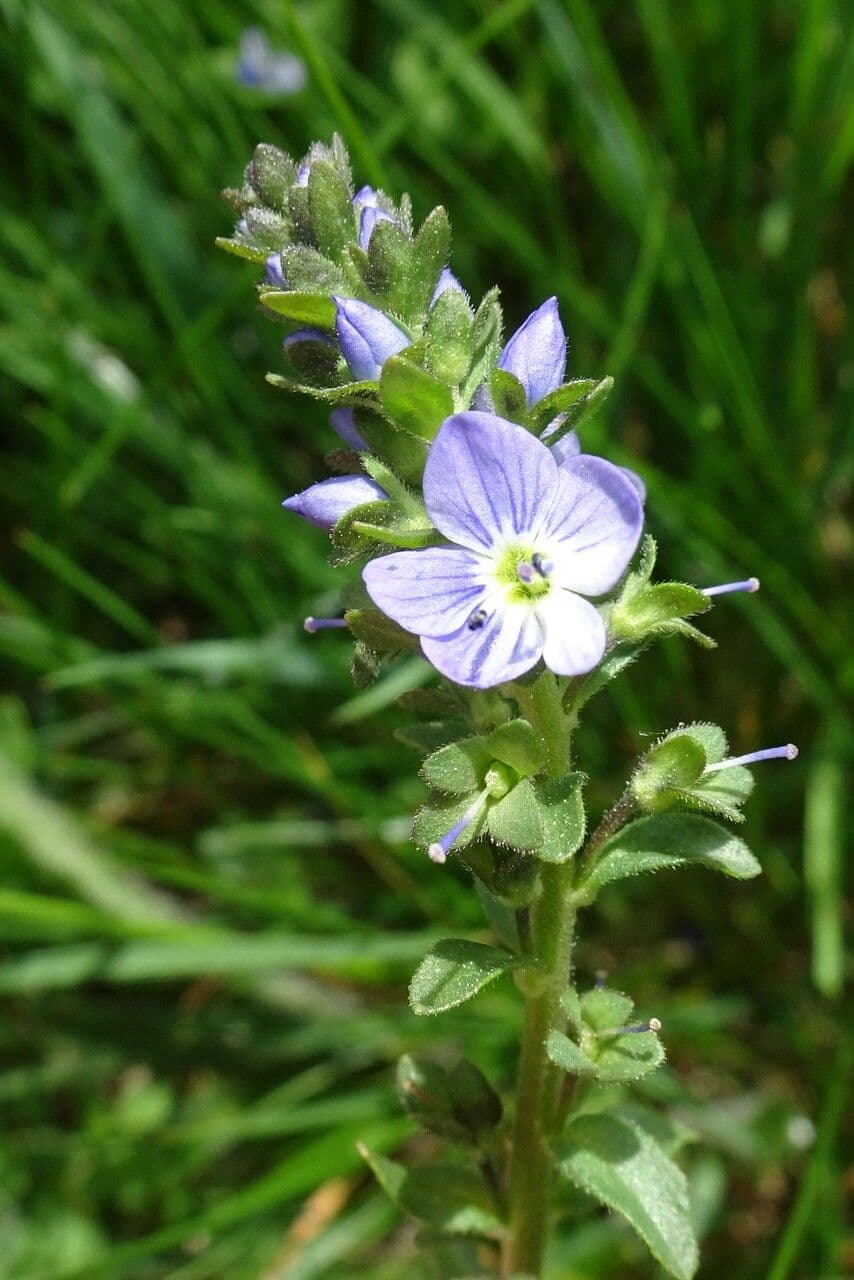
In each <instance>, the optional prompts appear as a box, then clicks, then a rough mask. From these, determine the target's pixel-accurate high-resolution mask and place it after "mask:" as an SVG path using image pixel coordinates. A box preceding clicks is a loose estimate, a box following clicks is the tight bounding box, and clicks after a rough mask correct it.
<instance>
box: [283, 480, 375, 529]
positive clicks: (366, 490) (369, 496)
mask: <svg viewBox="0 0 854 1280" xmlns="http://www.w3.org/2000/svg"><path fill="white" fill-rule="evenodd" d="M387 497H388V494H387V493H386V491H385V489H381V488H380V486H379V485H378V484H376V483H375V481H373V480H369V479H368V477H367V476H332V478H331V479H329V480H321V481H320V482H319V484H312V485H309V487H308V488H307V489H303V491H302V493H295V494H294V495H293V497H292V498H286V499H285V501H284V502H283V503H282V506H283V507H285V509H286V510H287V511H293V512H294V513H295V514H296V515H298V516H302V518H303V520H308V522H309V524H313V525H316V526H317V528H318V529H331V528H332V526H333V525H334V524H337V523H338V521H339V520H340V519H341V517H342V516H343V515H346V514H347V512H348V511H352V509H353V507H361V506H362V504H363V503H365V502H377V501H379V500H380V499H381V498H387Z"/></svg>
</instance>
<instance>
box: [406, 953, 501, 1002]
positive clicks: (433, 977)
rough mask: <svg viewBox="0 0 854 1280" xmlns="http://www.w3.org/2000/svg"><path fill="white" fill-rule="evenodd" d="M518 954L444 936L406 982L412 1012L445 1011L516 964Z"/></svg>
mask: <svg viewBox="0 0 854 1280" xmlns="http://www.w3.org/2000/svg"><path fill="white" fill-rule="evenodd" d="M519 963H520V960H519V957H518V956H514V955H513V954H512V952H510V951H504V950H501V949H500V948H498V947H490V946H487V945H486V944H485V943H482V942H467V941H465V940H464V939H462V938H445V939H444V940H443V941H442V942H437V943H436V945H435V947H433V948H432V950H431V951H428V953H427V955H426V956H425V957H424V959H423V960H422V961H421V963H420V965H419V966H418V968H417V969H416V970H415V973H414V975H413V978H412V982H411V983H410V986H409V1003H410V1005H411V1006H412V1011H413V1013H417V1014H424V1015H432V1014H436V1013H444V1011H445V1010H446V1009H453V1008H455V1007H456V1005H458V1004H464V1003H465V1001H466V1000H471V998H472V996H476V995H477V993H478V992H479V991H482V990H483V988H484V987H485V986H487V985H488V984H489V983H490V982H494V981H495V979H496V978H498V977H500V975H501V974H502V973H507V972H509V970H510V969H513V968H515V967H516V966H517V965H519Z"/></svg>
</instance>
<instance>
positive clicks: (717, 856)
mask: <svg viewBox="0 0 854 1280" xmlns="http://www.w3.org/2000/svg"><path fill="white" fill-rule="evenodd" d="M694 864H696V865H698V866H704V867H710V868H712V869H713V870H715V871H722V872H723V873H724V875H728V876H733V877H734V878H735V879H736V880H750V879H752V878H753V876H758V875H759V873H760V871H761V870H762V868H761V867H760V865H759V863H758V862H757V861H756V858H754V856H753V854H752V853H751V852H750V850H749V849H748V847H747V845H746V844H745V843H744V841H743V840H739V838H738V837H737V836H734V835H732V834H731V833H730V832H729V831H727V830H726V829H725V828H724V827H721V826H718V824H717V823H716V822H712V821H711V820H710V819H709V818H704V817H701V816H700V815H699V814H693V813H674V812H669V813H660V814H655V815H653V816H652V817H649V818H641V819H640V820H639V821H638V822H632V823H630V824H629V825H628V826H627V827H624V828H623V830H622V831H619V832H618V833H617V834H616V835H615V836H612V837H611V839H610V840H608V841H607V842H606V844H605V845H604V846H603V847H602V851H601V853H600V855H599V858H598V860H597V862H596V863H595V865H594V866H593V868H592V869H591V870H590V871H588V873H587V875H586V876H584V877H583V878H582V879H581V881H580V882H579V885H578V894H579V897H580V900H581V901H584V902H591V901H592V900H593V898H595V897H596V895H597V893H598V892H599V890H600V889H601V888H602V887H603V886H604V885H606V884H611V883H612V882H613V881H615V880H622V879H624V878H625V877H626V876H634V875H639V874H640V873H641V872H644V871H660V870H662V869H663V868H666V867H682V866H691V865H694Z"/></svg>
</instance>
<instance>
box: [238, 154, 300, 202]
mask: <svg viewBox="0 0 854 1280" xmlns="http://www.w3.org/2000/svg"><path fill="white" fill-rule="evenodd" d="M296 176H297V169H296V165H295V164H294V162H293V160H292V159H291V158H290V156H289V155H287V154H286V153H285V152H284V151H282V150H281V148H280V147H275V146H273V145H272V144H271V143H269V142H259V143H258V145H257V146H256V148H255V150H254V151H253V153H252V159H251V160H250V161H249V164H248V165H247V166H246V174H245V177H246V182H247V183H248V184H249V186H250V187H251V188H252V190H253V191H254V192H255V193H256V194H257V196H258V199H259V200H260V201H261V203H262V204H265V205H267V206H268V207H269V208H271V209H278V210H283V209H286V208H287V200H288V192H289V191H290V189H291V187H292V186H293V185H294V182H295V181H296Z"/></svg>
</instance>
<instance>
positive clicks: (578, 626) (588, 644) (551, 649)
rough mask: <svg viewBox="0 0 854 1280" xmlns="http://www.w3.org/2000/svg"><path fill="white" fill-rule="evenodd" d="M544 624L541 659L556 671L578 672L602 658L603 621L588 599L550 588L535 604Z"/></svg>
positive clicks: (591, 666)
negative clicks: (539, 601)
mask: <svg viewBox="0 0 854 1280" xmlns="http://www.w3.org/2000/svg"><path fill="white" fill-rule="evenodd" d="M537 612H538V614H539V617H540V623H541V625H542V628H543V636H544V640H543V661H544V662H545V664H546V666H547V667H549V668H550V670H552V671H554V673H555V675H559V676H581V675H584V674H585V673H586V672H588V671H592V670H593V668H594V667H597V666H598V665H599V663H600V662H601V661H602V658H603V656H604V653H605V644H606V641H607V635H606V631H605V623H604V622H603V621H602V619H601V617H600V616H599V614H598V613H597V611H596V610H595V609H594V608H593V605H592V604H590V602H589V601H587V600H582V598H581V596H577V595H574V594H573V592H571V591H563V590H562V589H561V588H560V587H558V588H556V589H554V590H552V591H550V592H549V594H548V595H547V596H544V597H543V600H542V602H541V603H540V604H539V605H538V608H537Z"/></svg>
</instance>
